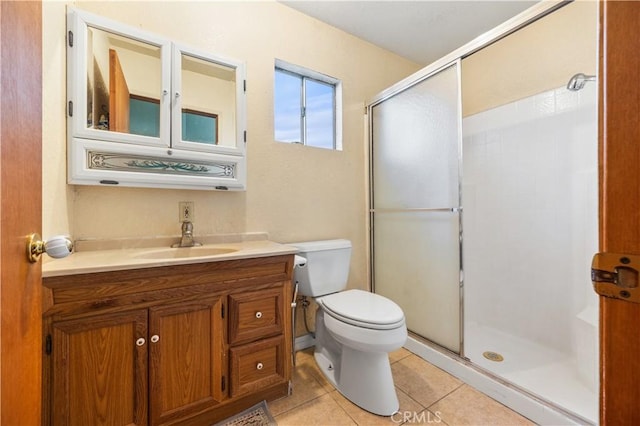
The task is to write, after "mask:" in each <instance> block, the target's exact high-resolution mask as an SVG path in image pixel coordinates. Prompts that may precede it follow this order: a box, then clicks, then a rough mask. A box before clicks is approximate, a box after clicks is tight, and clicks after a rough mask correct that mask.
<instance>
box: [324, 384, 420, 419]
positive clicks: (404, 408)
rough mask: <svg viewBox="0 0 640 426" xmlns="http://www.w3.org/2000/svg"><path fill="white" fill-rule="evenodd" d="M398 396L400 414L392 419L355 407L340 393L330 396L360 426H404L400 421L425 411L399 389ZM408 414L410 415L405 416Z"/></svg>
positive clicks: (335, 392) (332, 393)
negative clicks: (401, 425) (400, 425)
mask: <svg viewBox="0 0 640 426" xmlns="http://www.w3.org/2000/svg"><path fill="white" fill-rule="evenodd" d="M396 391H397V394H398V401H399V402H400V409H399V410H398V411H399V413H397V414H395V415H393V416H391V417H383V416H377V415H375V414H372V413H370V412H368V411H366V410H363V409H362V408H360V407H358V406H357V405H355V404H354V403H353V402H351V401H349V400H348V399H347V398H345V397H344V396H342V394H341V393H340V392H338V391H334V392H331V393H330V394H329V395H331V396H332V397H333V399H335V400H336V401H337V402H338V404H340V406H341V407H342V408H343V409H344V410H345V411H346V412H347V413H348V414H349V416H351V418H352V419H353V420H355V421H356V423H357V424H358V425H366V426H377V425H390V424H391V425H394V424H395V425H399V424H402V423H403V421H399V419H402V418H403V417H405V416H406V417H407V418H411V417H415V416H413V413H419V412H421V411H423V410H424V407H423V406H421V405H420V404H418V403H417V402H416V401H414V400H413V399H411V398H409V396H408V395H407V394H406V393H404V392H402V391H401V390H399V389H396ZM405 413H408V414H405Z"/></svg>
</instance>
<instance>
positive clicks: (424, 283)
mask: <svg viewBox="0 0 640 426" xmlns="http://www.w3.org/2000/svg"><path fill="white" fill-rule="evenodd" d="M591 3H593V2H577V3H571V4H570V5H568V6H564V7H561V8H559V9H558V10H556V11H554V12H553V13H550V14H548V15H547V14H546V12H549V11H546V12H545V13H543V14H539V15H536V16H535V17H534V16H533V15H531V17H530V18H529V19H528V20H526V19H525V20H524V22H526V23H527V26H526V27H524V26H523V25H522V26H523V27H524V28H523V29H519V30H518V31H515V32H513V34H510V35H508V36H506V37H504V38H502V36H500V37H497V38H496V40H490V41H491V43H489V42H487V43H485V44H486V46H485V45H484V44H483V45H479V46H475V47H474V48H472V49H468V51H466V52H465V51H464V49H463V52H462V53H457V52H454V53H453V54H452V55H450V57H447V58H443V60H441V61H439V62H437V63H436V64H434V65H433V66H430V67H427V68H426V69H425V71H424V72H422V73H418V75H417V76H415V77H413V78H409V79H407V80H406V81H403V82H400V83H398V84H397V85H395V86H393V87H392V88H390V89H389V90H387V91H385V92H383V93H381V94H380V95H379V96H378V97H377V98H376V99H374V100H373V101H372V102H371V103H370V105H369V107H368V114H369V121H370V139H371V141H370V142H371V143H370V188H371V191H370V195H371V197H370V198H371V201H370V224H371V257H372V268H371V269H372V271H371V275H372V283H373V288H374V291H375V292H376V293H379V294H382V295H384V296H386V297H388V298H390V299H392V300H394V301H395V302H396V303H398V304H399V305H400V306H401V307H402V308H403V310H404V311H405V315H406V318H407V326H408V329H409V331H410V332H411V333H412V338H411V339H410V345H411V347H410V349H414V348H419V349H418V351H416V353H418V352H419V353H420V354H422V356H424V357H425V358H427V359H428V360H431V359H429V356H430V355H429V354H430V353H436V354H437V356H435V359H436V360H439V359H441V358H442V356H443V354H444V355H445V356H447V357H449V358H451V359H452V360H455V361H456V362H457V363H458V364H459V365H461V366H463V367H464V368H468V369H471V370H472V371H473V374H476V375H479V376H481V378H482V380H484V379H485V378H486V380H487V383H484V382H483V383H482V384H478V383H480V380H481V379H473V380H475V382H474V383H475V385H476V387H479V388H481V389H483V390H485V391H487V390H488V392H487V393H489V394H491V395H492V396H494V397H497V399H499V400H500V399H501V398H500V397H502V396H503V395H504V394H506V393H507V391H509V392H513V389H516V390H517V391H518V393H519V395H522V397H523V398H525V399H526V400H530V401H533V403H535V404H537V405H535V406H536V407H542V408H538V409H537V410H538V411H539V412H542V411H544V410H547V411H549V410H551V411H553V412H554V413H556V414H557V416H556V417H553V416H551V417H549V416H547V414H541V415H539V416H538V417H537V418H536V415H537V414H536V413H537V412H538V411H536V409H534V408H530V409H527V408H525V409H521V407H522V404H521V403H520V402H514V401H515V400H510V399H509V398H507V397H505V398H504V399H503V400H501V402H503V403H505V404H506V405H510V402H512V403H513V404H511V405H512V406H514V408H518V409H519V411H521V412H522V411H523V410H524V411H525V412H524V413H523V414H525V415H528V416H529V417H530V418H532V419H533V420H534V421H536V422H538V423H545V422H557V421H558V419H563V420H564V419H566V420H567V421H573V422H577V423H582V424H584V423H596V421H597V414H598V413H597V407H598V399H597V390H598V383H597V372H598V356H597V355H598V343H597V336H598V323H597V321H598V306H597V296H596V295H595V293H594V292H593V291H592V289H591V282H590V276H589V271H590V269H589V268H590V260H591V256H592V255H593V254H594V253H595V252H597V248H598V246H597V243H598V241H597V239H598V216H597V215H598V200H597V193H598V182H597V167H598V159H597V88H596V83H595V82H594V78H592V76H591V75H590V74H594V73H595V64H596V59H597V56H596V53H595V46H596V43H597V40H596V37H595V27H596V18H595V17H596V16H597V5H596V4H595V3H593V4H591ZM532 13H533V12H532ZM541 15H544V17H542V18H540V16H541ZM533 21H535V22H533ZM567 23H569V25H567ZM514 25H516V24H514ZM516 27H517V25H516ZM555 27H559V30H558V31H559V33H558V32H557V31H556V30H553V28H555ZM565 27H568V28H570V29H571V31H574V32H575V31H577V30H576V28H583V29H584V30H583V31H584V32H583V33H580V31H578V34H575V37H577V38H580V39H581V40H582V41H583V42H584V41H585V40H586V43H587V45H585V46H586V47H585V49H583V50H584V51H583V52H581V53H579V56H580V57H577V56H576V54H574V55H569V56H570V57H569V58H565V57H563V56H562V55H564V56H566V53H565V52H566V50H564V49H563V48H562V46H557V47H558V48H557V49H555V52H561V54H558V53H553V52H554V49H553V48H550V47H549V43H551V44H560V45H562V43H563V42H565V43H568V44H569V45H571V47H572V48H574V49H575V48H576V46H575V44H574V43H575V41H574V40H573V39H567V40H564V37H565V36H564V35H563V34H564V33H563V31H564V30H565ZM518 28H519V27H518ZM551 31H556V32H553V34H551V35H550V40H551V41H550V42H547V45H544V42H543V44H542V45H540V42H539V40H540V39H541V38H543V37H542V36H541V33H542V32H546V33H548V32H551ZM511 32H512V31H508V32H507V33H511ZM567 37H568V36H567ZM497 39H500V40H499V41H497ZM530 40H536V41H535V42H531V41H530ZM536 43H538V44H536ZM489 44H490V45H489ZM589 44H590V45H589ZM513 46H517V48H516V49H519V50H514V48H513ZM536 49H537V50H536ZM521 50H525V51H529V52H530V54H531V56H532V57H534V58H535V61H537V62H539V63H538V64H533V65H532V64H531V63H530V64H526V63H525V64H524V66H525V67H527V70H528V71H530V74H529V75H526V76H525V75H522V74H518V70H517V67H518V62H522V61H523V58H522V56H518V55H515V54H514V53H513V52H515V51H521ZM549 51H551V52H549ZM541 52H542V53H541ZM545 54H550V55H555V56H550V57H549V58H544V57H543V56H544V55H545ZM545 61H546V62H545ZM524 62H526V59H525V60H524ZM563 62H564V63H566V64H563ZM487 64H490V65H491V67H493V68H491V69H490V72H491V74H486V73H487V72H488V71H487V68H486V66H487ZM549 64H551V66H550V65H549ZM576 64H578V65H579V66H584V67H586V68H588V69H575V67H574V68H571V66H575V65H576ZM565 65H566V66H565ZM536 66H539V68H538V69H536ZM569 69H571V72H568V70H569ZM479 70H484V72H485V73H481V72H480V71H479ZM578 72H584V74H582V73H579V74H576V73H578ZM509 73H512V74H513V73H515V74H516V75H509ZM574 74H575V75H574ZM572 75H574V78H573V79H571V81H569V79H570V77H571V76H572ZM525 79H530V80H533V81H532V82H531V84H528V83H525V82H523V80H525ZM560 79H561V80H560ZM567 81H569V84H567ZM510 82H512V84H511V83H510ZM510 84H511V85H510ZM507 89H509V90H507ZM507 92H508V93H507ZM421 345H422V346H424V348H426V349H424V350H423V349H422V346H421ZM431 361H433V360H431ZM434 363H436V365H438V362H434ZM440 364H441V366H442V368H445V369H447V365H451V363H449V362H448V361H446V362H443V361H440ZM457 368H458V367H456V366H454V367H452V369H453V370H456V369H457ZM452 372H453V373H454V374H456V371H452ZM465 374H467V373H460V374H457V375H460V376H464V375H465ZM469 374H470V373H469ZM474 377H475V376H474ZM493 384H496V386H502V387H503V389H506V390H499V389H497V388H495V389H492V388H491V386H493ZM492 392H493V393H492ZM518 401H520V400H518ZM527 410H529V411H527ZM554 415H555V414H554ZM545 416H547V417H545ZM549 419H552V420H549Z"/></svg>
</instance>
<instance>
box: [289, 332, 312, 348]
mask: <svg viewBox="0 0 640 426" xmlns="http://www.w3.org/2000/svg"><path fill="white" fill-rule="evenodd" d="M315 344H316V339H315V338H314V337H313V336H312V335H311V333H308V334H303V335H302V336H298V337H296V340H295V342H294V344H293V347H294V348H295V350H296V351H301V350H303V349H307V348H310V347H311V346H315Z"/></svg>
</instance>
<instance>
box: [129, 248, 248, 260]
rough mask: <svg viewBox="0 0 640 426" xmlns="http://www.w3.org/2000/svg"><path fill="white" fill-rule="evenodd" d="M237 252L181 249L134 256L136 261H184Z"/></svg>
mask: <svg viewBox="0 0 640 426" xmlns="http://www.w3.org/2000/svg"><path fill="white" fill-rule="evenodd" d="M236 251H238V249H234V248H227V247H181V248H166V249H161V250H153V251H146V252H144V253H140V254H137V255H135V256H134V257H136V258H138V259H186V258H192V257H207V256H218V255H221V254H228V253H233V252H236Z"/></svg>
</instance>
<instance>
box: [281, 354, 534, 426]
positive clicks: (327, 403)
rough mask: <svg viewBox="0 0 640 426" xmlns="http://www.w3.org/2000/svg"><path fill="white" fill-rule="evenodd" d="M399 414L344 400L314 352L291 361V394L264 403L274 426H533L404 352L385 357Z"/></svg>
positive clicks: (498, 404)
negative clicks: (374, 410) (378, 411)
mask: <svg viewBox="0 0 640 426" xmlns="http://www.w3.org/2000/svg"><path fill="white" fill-rule="evenodd" d="M389 359H390V361H391V369H392V371H393V377H394V381H395V385H396V390H397V392H398V399H399V400H400V413H399V414H396V415H394V416H392V417H380V416H376V415H374V414H371V413H369V412H367V411H365V410H362V409H361V408H359V407H358V406H356V405H354V404H353V403H351V402H350V401H349V400H347V399H346V398H345V397H343V396H342V395H341V394H340V393H339V392H338V391H336V390H335V388H334V387H333V386H332V385H331V384H330V383H329V382H328V381H327V380H326V379H325V378H324V376H323V375H322V373H321V372H320V370H319V369H318V367H317V366H316V364H315V361H314V359H313V348H310V349H306V350H304V351H300V352H298V353H297V356H296V363H297V365H296V367H295V369H294V373H293V394H292V395H291V396H289V397H287V398H282V399H280V400H277V401H273V402H270V403H269V409H270V411H271V413H272V414H273V415H274V417H275V419H276V421H277V422H278V426H287V425H295V426H297V425H304V426H310V425H323V426H325V425H326V426H333V425H361V426H375V425H402V424H404V425H412V424H433V425H448V426H456V425H491V426H493V425H533V423H531V422H530V421H529V420H527V419H526V418H524V417H522V416H521V415H519V414H518V413H516V412H514V411H512V410H510V409H509V408H507V407H505V406H504V405H502V404H500V403H498V402H496V401H495V400H493V399H491V398H489V397H488V396H486V395H484V394H482V393H480V392H478V391H477V390H475V389H474V388H472V387H470V386H468V385H466V384H465V383H463V382H462V381H460V380H458V379H456V378H455V377H453V376H451V375H450V374H448V373H446V372H444V371H443V370H441V369H439V368H437V367H434V366H433V365H431V364H430V363H428V362H426V361H424V360H423V359H422V358H420V357H418V356H416V355H414V354H412V353H411V352H409V351H407V350H406V349H400V350H398V351H396V352H393V353H391V354H390V356H389Z"/></svg>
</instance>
